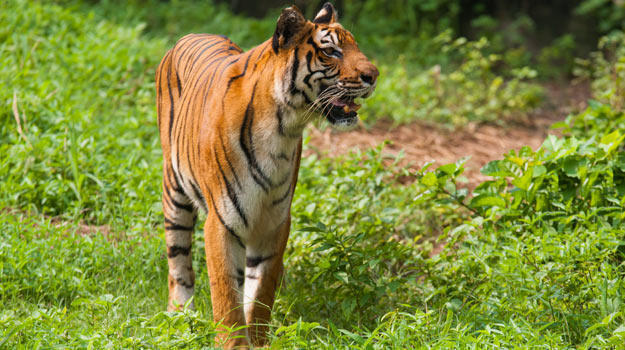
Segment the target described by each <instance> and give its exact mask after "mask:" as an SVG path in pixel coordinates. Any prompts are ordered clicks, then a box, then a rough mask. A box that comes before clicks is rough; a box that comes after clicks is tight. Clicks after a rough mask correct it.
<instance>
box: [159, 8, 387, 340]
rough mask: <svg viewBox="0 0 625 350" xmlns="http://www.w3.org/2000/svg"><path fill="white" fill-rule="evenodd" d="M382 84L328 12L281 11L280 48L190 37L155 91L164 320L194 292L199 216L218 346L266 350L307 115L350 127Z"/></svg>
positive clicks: (168, 58)
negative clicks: (359, 100) (360, 100)
mask: <svg viewBox="0 0 625 350" xmlns="http://www.w3.org/2000/svg"><path fill="white" fill-rule="evenodd" d="M332 50H334V51H332ZM339 56H340V57H339ZM377 74H378V73H377V69H375V67H374V66H373V65H372V64H371V63H370V62H369V61H368V60H367V59H366V57H365V56H364V55H363V54H362V53H361V52H360V51H359V50H358V47H357V45H356V43H355V41H354V39H353V36H352V35H351V34H350V33H349V32H347V31H346V30H345V29H343V28H342V27H341V26H340V24H338V23H337V22H336V13H335V11H334V9H333V8H332V6H331V5H329V4H326V5H324V8H323V9H322V10H321V11H320V13H319V14H318V15H317V17H316V19H315V21H314V22H310V21H306V20H305V19H304V18H303V16H302V15H301V13H300V12H299V10H297V9H296V8H288V9H285V10H284V11H283V13H282V15H281V16H280V18H279V20H278V24H277V27H276V33H275V34H274V36H273V38H271V39H269V40H267V41H265V42H264V43H262V44H260V45H259V46H257V47H255V48H253V49H251V50H249V51H247V52H243V51H242V50H241V49H240V48H239V47H238V46H237V45H236V44H234V43H233V42H232V41H230V40H229V39H228V38H226V37H222V36H216V35H208V34H190V35H187V36H185V37H183V38H182V39H180V41H178V43H177V44H176V45H175V46H174V47H173V48H172V49H171V50H169V51H168V52H167V54H166V55H165V57H164V58H163V60H162V62H161V64H160V66H159V68H158V70H157V74H156V88H157V107H158V121H159V130H160V135H161V144H162V148H163V212H164V216H165V235H166V241H167V255H168V264H169V282H168V284H169V304H168V309H169V310H177V309H180V308H181V307H182V305H183V304H184V303H187V302H189V300H190V298H191V296H192V295H193V292H194V284H195V275H194V273H193V270H192V266H191V245H192V231H193V227H194V225H195V220H196V217H197V209H202V210H204V211H205V212H207V218H206V222H205V224H204V239H205V250H206V263H207V267H208V273H209V277H210V288H211V300H212V306H213V317H214V319H215V321H217V322H221V324H222V325H223V327H222V329H221V333H220V335H219V336H218V337H217V341H218V342H221V344H222V345H223V346H225V347H229V348H231V347H237V346H242V347H246V346H248V344H249V343H248V341H249V340H251V342H252V343H253V344H255V345H263V344H265V342H266V337H265V334H266V332H267V323H268V322H269V320H270V313H271V308H272V306H273V302H274V295H275V290H276V288H277V286H278V285H279V283H280V278H281V274H282V256H283V254H284V250H285V246H286V242H287V239H288V236H289V228H290V204H291V200H292V195H293V191H294V189H295V184H296V182H297V172H298V169H299V163H300V155H301V140H302V130H303V128H304V126H305V125H306V124H307V122H308V121H309V119H310V112H311V110H315V111H316V114H319V113H321V114H324V115H326V117H327V118H328V120H330V121H331V122H332V123H334V124H341V123H343V124H351V123H353V121H354V116H355V113H351V112H350V113H346V112H341V108H347V107H345V106H353V102H351V101H353V97H357V96H364V97H366V96H368V95H369V94H370V93H371V92H372V91H373V88H374V87H375V79H376V78H377ZM359 82H360V83H359ZM191 307H193V304H192V303H191ZM246 325H247V326H249V327H247V328H243V329H241V330H239V331H236V332H231V333H229V332H228V331H227V328H228V327H237V326H246Z"/></svg>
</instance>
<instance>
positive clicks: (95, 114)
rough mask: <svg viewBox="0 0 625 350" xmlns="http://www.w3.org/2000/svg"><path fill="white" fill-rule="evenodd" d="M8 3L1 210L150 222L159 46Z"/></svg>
mask: <svg viewBox="0 0 625 350" xmlns="http://www.w3.org/2000/svg"><path fill="white" fill-rule="evenodd" d="M10 3H11V5H12V11H0V23H2V25H1V26H0V57H2V58H1V60H2V64H0V81H3V82H4V86H5V87H6V88H5V89H2V90H1V91H0V101H1V102H2V103H1V104H0V174H1V175H0V176H1V177H2V179H3V181H1V182H0V200H1V201H2V202H3V203H5V205H8V206H11V207H17V208H24V209H28V210H32V211H38V212H43V213H46V214H50V215H65V216H69V217H74V216H75V217H83V218H85V219H87V220H89V221H90V222H94V223H98V224H99V223H105V222H106V223H114V222H116V221H117V222H119V223H120V224H121V225H125V224H124V223H123V221H125V220H124V219H123V217H119V216H118V215H119V213H120V211H119V210H120V208H124V212H125V214H124V216H129V217H133V216H136V217H143V218H145V219H146V220H147V221H148V222H149V221H150V220H154V217H153V216H152V215H153V208H156V210H159V209H158V206H157V205H158V204H156V203H159V202H160V200H159V193H158V187H157V186H154V184H158V183H159V182H160V166H159V164H160V152H159V150H158V131H157V128H156V119H155V117H154V114H155V113H154V88H153V86H154V85H153V84H154V83H153V81H154V80H153V76H154V68H155V66H156V64H157V62H158V59H159V56H160V55H161V54H162V52H163V47H164V45H163V42H162V41H158V40H154V41H145V40H142V39H141V38H140V33H141V27H134V28H126V27H120V26H116V25H114V24H111V23H108V22H102V21H96V20H95V19H94V16H92V15H91V16H77V15H76V14H75V13H74V12H71V11H68V10H65V9H62V8H61V7H59V6H50V5H43V4H40V3H36V2H35V3H29V2H25V1H10ZM18 116H19V124H21V129H22V135H20V133H19V132H18V125H19V124H18V120H17V119H16V118H18ZM120 154H124V155H125V157H120V156H119V155H120ZM130 169H134V171H137V173H136V175H135V176H131V177H128V176H127V175H128V173H129V170H130ZM138 169H141V170H138ZM120 179H122V181H120Z"/></svg>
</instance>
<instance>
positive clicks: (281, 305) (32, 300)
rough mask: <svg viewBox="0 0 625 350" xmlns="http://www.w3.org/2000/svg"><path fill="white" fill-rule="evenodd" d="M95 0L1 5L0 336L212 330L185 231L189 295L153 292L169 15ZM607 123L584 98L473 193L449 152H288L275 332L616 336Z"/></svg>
mask: <svg viewBox="0 0 625 350" xmlns="http://www.w3.org/2000/svg"><path fill="white" fill-rule="evenodd" d="M107 4H108V6H113V5H112V4H110V3H104V5H107ZM104 5H102V4H98V5H96V7H94V9H95V12H94V13H93V14H89V12H88V11H87V12H85V11H86V10H87V9H89V8H91V7H89V6H88V5H84V4H78V5H77V3H75V2H71V3H70V5H67V4H66V3H64V5H63V6H57V5H51V4H48V3H41V2H26V1H18V0H10V1H6V2H4V3H2V5H0V6H3V8H2V9H1V11H0V82H2V83H3V86H5V89H2V90H0V179H2V180H0V237H1V239H0V301H1V303H2V310H0V348H24V349H31V348H52V347H55V348H56V347H58V348H98V349H99V348H166V347H189V348H202V347H211V346H213V344H212V336H213V334H214V329H215V326H214V324H213V323H212V321H210V320H211V312H210V310H211V305H210V297H209V287H208V277H207V274H206V268H205V261H204V257H203V242H202V235H201V233H200V232H199V231H198V233H197V234H196V236H195V241H196V244H195V245H194V249H193V253H194V255H193V256H194V258H193V264H194V268H195V270H196V272H197V276H198V280H197V282H196V284H197V291H196V306H197V309H198V311H196V312H185V313H182V314H177V313H176V314H174V313H167V312H165V311H164V310H165V305H166V302H167V286H166V280H167V278H166V274H167V263H166V258H165V249H164V248H165V247H164V239H163V235H164V234H163V229H162V225H161V208H160V171H161V170H160V162H161V154H160V147H159V144H158V135H157V127H156V117H155V107H154V88H153V76H154V67H155V65H156V64H157V63H158V60H159V58H160V56H161V55H162V54H163V53H164V52H165V50H166V48H167V45H168V40H169V39H168V34H165V33H161V34H162V39H161V38H160V37H161V35H157V34H155V33H158V32H157V31H156V32H149V33H148V34H145V33H144V32H143V29H142V28H143V27H142V26H139V25H138V22H139V21H137V20H136V19H129V18H124V17H123V16H122V17H114V16H110V17H111V18H110V19H109V20H103V17H102V16H103V14H106V13H107V12H106V11H104V9H103V7H102V6H104ZM206 6H207V8H208V7H210V5H206ZM136 11H138V10H136ZM130 13H131V14H132V13H134V12H130ZM220 13H221V12H220ZM172 16H173V15H172ZM223 16H224V17H223V18H224V21H225V22H229V21H230V20H232V21H234V23H239V22H236V21H243V22H245V21H246V20H244V19H240V18H239V19H233V17H230V16H232V15H229V14H224V15H223ZM128 17H132V16H130V15H128ZM172 18H173V17H172ZM243 22H241V23H243ZM246 23H252V22H251V21H250V22H246ZM241 25H242V24H241ZM185 28H186V27H185ZM224 28H230V29H232V27H224ZM217 29H218V28H217ZM176 30H178V29H173V31H176ZM180 30H182V29H180ZM232 30H233V29H232ZM249 31H250V32H253V31H254V29H249ZM150 33H151V34H150ZM239 35H241V38H242V39H241V40H247V39H243V38H244V37H245V33H241V34H239ZM357 35H358V33H357ZM249 40H250V42H252V38H251V37H250V39H249ZM463 45H464V44H461V45H460V46H462V47H464V46H463ZM471 45H473V44H471ZM462 47H460V48H459V50H463V48H462ZM473 51H474V50H472V49H471V50H469V52H468V53H467V54H468V55H469V56H467V57H474V58H476V60H477V61H470V62H479V61H480V60H481V59H482V58H484V56H479V55H477V56H476V55H475V54H473V53H471V52H473ZM480 57H481V58H480ZM389 69H400V70H401V69H402V68H392V67H391V68H389ZM443 73H444V72H443ZM445 74H447V73H445ZM449 74H450V77H451V75H452V74H453V73H449ZM487 76H488V77H489V79H491V78H492V79H496V77H493V76H492V75H490V73H488V75H487ZM397 79H398V80H399V81H401V79H402V78H401V77H399V78H397ZM471 79H473V78H471ZM471 79H469V80H471ZM393 80H394V81H395V78H393ZM381 86H383V85H381ZM450 86H453V85H450ZM384 91H385V90H384V89H381V90H380V91H378V92H376V94H378V93H381V94H382V95H384ZM14 96H16V99H14ZM372 101H373V100H372ZM14 102H15V104H16V106H17V109H18V113H19V116H20V124H21V128H22V135H20V133H19V132H18V127H17V121H16V120H15V116H14V112H13V104H14ZM380 103H382V102H378V104H380ZM474 103H476V104H482V103H483V101H482V100H478V101H477V102H474ZM497 106H498V107H496V108H494V109H493V110H494V111H499V110H500V109H502V108H505V107H502V106H499V105H497ZM365 108H371V109H372V110H373V109H374V108H375V106H374V105H370V106H369V105H368V106H366V107H363V110H364V109H365ZM458 111H462V109H458ZM458 113H459V114H458V115H460V116H462V115H463V113H464V112H458ZM624 124H625V117H624V114H623V113H622V112H620V111H619V110H617V109H615V108H613V107H612V106H610V105H602V104H599V103H593V104H592V105H591V107H590V108H589V109H588V110H587V111H585V112H583V113H582V114H580V115H578V116H571V117H570V118H569V120H568V121H567V122H566V123H564V124H560V125H559V126H560V127H562V126H566V128H565V129H564V133H565V136H563V137H561V138H555V137H552V138H550V139H548V140H547V141H546V143H545V145H544V146H543V148H542V150H540V151H537V152H533V151H531V150H529V149H524V150H521V151H520V152H511V153H509V154H507V155H506V156H505V157H504V159H502V160H500V161H498V162H494V163H491V164H489V165H488V166H487V167H485V169H484V172H485V173H486V174H487V175H490V176H492V181H488V182H485V183H483V184H482V185H480V186H479V187H478V188H477V189H476V190H475V191H474V192H473V193H469V192H468V191H467V190H466V189H462V187H461V186H460V184H461V183H462V181H463V180H462V171H463V168H462V165H461V163H458V164H449V165H446V166H443V167H440V168H438V169H437V170H435V171H428V169H424V170H423V171H419V172H416V173H415V172H414V171H412V172H411V171H408V170H407V169H404V168H402V167H400V166H399V165H398V164H397V163H396V160H395V159H394V158H388V157H386V156H384V151H383V149H382V148H379V149H377V150H372V151H369V152H367V153H364V154H351V155H349V156H346V157H344V158H340V159H325V158H316V157H307V158H305V159H303V160H302V168H301V170H300V180H299V183H298V187H297V192H296V195H295V200H294V203H293V217H294V220H293V221H294V222H293V227H292V236H291V239H290V242H289V245H288V249H287V254H286V259H285V262H286V276H285V280H284V283H283V285H282V287H281V289H280V291H279V295H278V299H277V302H276V305H275V307H274V314H273V320H272V324H271V326H272V333H271V335H270V336H271V338H272V347H274V348H327V349H334V348H359V349H387V348H396V349H403V348H435V349H448V348H498V347H505V348H602V347H606V348H609V347H612V348H618V347H619V346H621V345H622V344H623V342H624V341H625V339H623V338H625V306H624V305H625V303H624V302H623V299H624V297H623V296H624V295H625V282H624V276H625V265H624V261H625V255H624V247H625V225H624V224H623V214H622V213H623V212H624V211H623V203H624V195H625V186H624V185H623V184H624V183H625V180H624V179H625V175H624V174H625V173H624V171H625V165H624V164H625V161H624V158H623V153H622V147H623V135H622V132H620V131H619V130H622V126H623V125H624ZM401 175H411V176H415V177H417V178H418V181H416V182H414V183H412V184H410V185H401V184H399V182H398V177H399V176H401ZM51 218H54V219H51ZM85 224H89V225H92V227H95V229H94V228H92V229H90V230H86V229H85V226H84V225H85ZM87 231H88V232H87ZM438 234H441V236H440V238H438V239H439V243H444V244H445V248H444V249H443V251H442V252H441V253H440V254H438V255H436V256H432V257H431V256H430V251H431V250H432V246H433V244H435V243H436V242H433V239H434V237H435V236H436V235H438Z"/></svg>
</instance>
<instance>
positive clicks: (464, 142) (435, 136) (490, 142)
mask: <svg viewBox="0 0 625 350" xmlns="http://www.w3.org/2000/svg"><path fill="white" fill-rule="evenodd" d="M545 89H546V92H547V98H546V101H545V103H544V104H543V106H542V107H541V108H540V109H539V110H537V111H535V112H534V113H532V114H531V115H530V116H528V117H527V118H526V120H522V121H518V122H515V123H514V124H510V123H509V124H508V125H507V126H498V125H493V124H470V125H468V126H466V127H464V128H463V129H461V130H453V131H450V130H445V129H441V128H437V127H434V126H428V125H425V124H424V123H418V122H416V123H412V124H407V125H402V126H399V127H396V128H391V125H390V124H389V123H388V122H386V123H384V122H381V123H378V124H376V125H374V126H373V127H371V128H370V129H368V130H367V129H365V128H364V127H359V128H357V129H355V130H352V131H347V132H336V131H334V130H331V129H330V128H327V129H325V130H323V131H321V130H319V129H316V128H312V130H311V133H310V135H311V139H310V143H309V146H310V147H309V151H308V152H314V153H318V154H320V155H324V156H333V155H340V154H345V153H348V152H349V151H351V150H354V149H360V150H365V149H367V148H372V147H376V146H377V145H379V144H380V143H382V142H384V141H385V140H389V141H391V143H390V144H389V145H387V146H386V147H385V149H384V152H385V153H388V154H393V155H395V154H398V153H399V151H400V150H404V154H405V157H404V162H405V164H406V165H408V166H410V167H414V168H419V167H421V166H422V165H424V164H425V163H426V162H429V161H432V160H433V161H435V162H436V163H435V165H436V164H438V165H443V164H446V163H451V162H454V161H456V160H458V159H460V158H462V157H464V156H470V159H469V160H468V162H467V164H466V167H465V168H466V170H465V175H466V176H467V178H468V179H469V186H470V187H473V185H475V184H477V183H479V182H481V181H484V180H485V179H486V177H485V176H483V175H482V174H481V173H480V168H481V167H482V166H484V165H485V164H486V163H488V162H489V161H491V160H494V159H501V158H502V156H503V154H504V153H506V152H508V151H509V150H511V149H515V150H518V149H520V148H521V147H522V146H530V147H531V148H532V149H534V150H536V149H537V148H538V147H539V146H540V145H541V144H542V143H543V141H544V139H545V137H546V136H547V135H548V134H551V133H553V134H557V131H556V130H550V129H549V126H550V125H551V124H553V123H554V122H556V121H560V120H564V118H566V116H567V115H568V114H569V113H572V112H576V111H580V110H582V109H584V108H585V107H586V101H587V100H588V98H589V97H590V89H589V87H588V85H587V84H575V85H564V86H563V85H547V86H545Z"/></svg>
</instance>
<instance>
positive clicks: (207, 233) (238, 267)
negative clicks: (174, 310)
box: [204, 210, 249, 349]
mask: <svg viewBox="0 0 625 350" xmlns="http://www.w3.org/2000/svg"><path fill="white" fill-rule="evenodd" d="M218 215H219V214H218V213H216V211H215V210H211V211H209V213H208V217H207V218H206V223H205V224H204V240H205V251H206V265H207V267H208V277H209V279H210V290H211V301H212V304H213V320H214V321H215V322H217V323H219V324H221V325H223V326H220V327H218V328H217V331H218V332H219V333H218V335H217V336H216V337H215V341H216V343H217V345H218V346H223V347H224V348H227V349H232V348H247V347H248V346H249V344H248V340H247V328H245V317H244V314H243V305H242V301H243V290H242V289H243V283H244V282H245V279H244V274H245V245H244V244H243V242H242V241H241V238H240V237H239V236H238V235H237V234H236V233H235V232H233V231H231V230H230V228H229V227H228V226H226V225H224V224H223V222H222V221H221V218H220V217H218ZM241 327H243V328H241ZM234 328H241V329H239V330H237V331H232V332H231V331H230V330H231V329H234Z"/></svg>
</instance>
